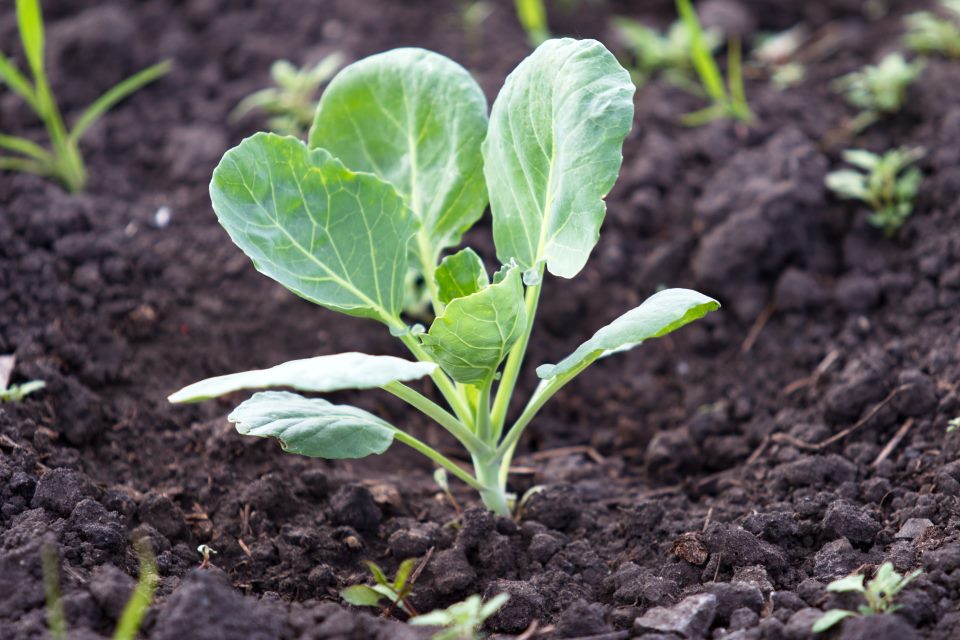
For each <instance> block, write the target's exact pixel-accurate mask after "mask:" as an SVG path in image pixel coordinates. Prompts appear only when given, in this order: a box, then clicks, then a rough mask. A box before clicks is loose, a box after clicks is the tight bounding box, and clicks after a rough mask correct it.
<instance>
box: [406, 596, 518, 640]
mask: <svg viewBox="0 0 960 640" xmlns="http://www.w3.org/2000/svg"><path fill="white" fill-rule="evenodd" d="M509 599H510V596H509V595H508V594H506V593H501V594H498V595H496V596H494V597H493V598H490V599H489V600H487V601H486V602H484V601H483V599H482V598H480V596H478V595H472V596H470V597H469V598H467V599H466V600H464V601H462V602H458V603H456V604H453V605H451V606H449V607H448V608H446V609H438V610H437V611H431V612H430V613H425V614H423V615H422V616H417V617H416V618H413V619H412V620H410V624H412V625H420V626H424V627H443V629H442V630H441V631H438V632H437V633H435V634H433V636H432V638H431V640H477V639H478V638H481V637H483V636H482V635H481V634H480V627H482V626H483V623H484V622H485V621H486V619H487V618H489V617H490V616H492V615H493V614H495V613H496V612H497V611H499V610H500V608H501V607H503V605H505V604H506V603H507V600H509Z"/></svg>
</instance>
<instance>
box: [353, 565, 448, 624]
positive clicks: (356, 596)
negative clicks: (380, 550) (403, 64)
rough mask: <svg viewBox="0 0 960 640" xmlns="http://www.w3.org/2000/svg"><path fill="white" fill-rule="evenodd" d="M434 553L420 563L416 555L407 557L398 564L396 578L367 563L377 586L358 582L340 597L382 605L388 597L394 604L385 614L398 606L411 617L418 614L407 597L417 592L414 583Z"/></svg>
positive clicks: (365, 604)
mask: <svg viewBox="0 0 960 640" xmlns="http://www.w3.org/2000/svg"><path fill="white" fill-rule="evenodd" d="M431 555H432V553H428V554H427V555H426V557H424V559H423V561H421V562H420V564H419V565H418V564H417V559H416V558H409V559H407V560H404V561H403V562H401V563H400V566H399V567H397V573H396V575H395V576H394V577H393V580H389V579H388V578H387V574H385V573H384V572H383V569H381V568H380V567H379V566H378V565H377V564H376V563H374V562H367V567H368V568H369V569H370V573H371V574H373V579H374V581H375V582H376V584H375V585H373V586H370V585H365V584H357V585H354V586H352V587H347V588H346V589H344V590H343V591H341V592H340V597H341V598H343V599H344V600H346V601H347V602H349V603H350V604H352V605H353V606H355V607H380V606H381V604H380V603H381V602H382V601H383V600H387V601H388V602H390V607H389V608H388V609H386V610H385V612H384V613H385V615H389V614H390V612H391V611H392V609H393V608H394V607H400V609H401V611H403V612H404V613H406V614H407V615H408V616H415V615H417V612H416V610H415V609H414V608H413V606H412V605H411V604H410V602H409V601H408V600H407V598H409V597H410V595H411V594H413V586H414V584H415V583H416V581H417V578H418V577H419V576H420V572H421V571H423V568H424V567H425V566H427V562H429V561H430V556H431Z"/></svg>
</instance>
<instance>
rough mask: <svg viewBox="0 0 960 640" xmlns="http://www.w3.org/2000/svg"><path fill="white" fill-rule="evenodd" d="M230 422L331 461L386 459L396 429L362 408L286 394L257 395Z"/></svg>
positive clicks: (293, 450) (286, 447)
mask: <svg viewBox="0 0 960 640" xmlns="http://www.w3.org/2000/svg"><path fill="white" fill-rule="evenodd" d="M227 419H228V420H229V421H230V422H232V423H234V424H235V425H236V427H237V431H238V432H239V433H242V434H244V435H250V436H258V437H262V438H276V439H277V440H279V441H280V445H281V446H282V447H283V450H284V451H289V452H290V453H299V454H301V455H304V456H310V457H314V458H327V459H340V458H363V457H366V456H369V455H377V454H381V453H383V452H384V451H386V450H387V449H388V448H389V447H390V444H391V443H392V442H393V434H394V431H395V430H396V429H395V428H394V427H392V426H391V425H389V424H388V423H386V422H384V421H383V420H381V419H380V418H378V417H376V416H375V415H373V414H370V413H367V412H366V411H364V410H362V409H358V408H356V407H351V406H347V405H335V404H331V403H329V402H327V401H326V400H322V399H320V398H304V397H303V396H301V395H297V394H295V393H289V392H286V391H263V392H260V393H255V394H254V395H253V397H252V398H250V399H249V400H247V401H246V402H244V403H243V404H241V405H240V406H239V407H237V408H236V409H234V411H233V413H231V414H230V415H229V416H228V417H227Z"/></svg>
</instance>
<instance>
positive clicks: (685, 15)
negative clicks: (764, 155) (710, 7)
mask: <svg viewBox="0 0 960 640" xmlns="http://www.w3.org/2000/svg"><path fill="white" fill-rule="evenodd" d="M677 12H678V13H679V14H680V20H681V21H682V22H683V24H684V25H686V28H687V31H688V32H689V37H690V62H691V63H692V64H693V68H694V69H695V70H696V72H697V75H698V76H700V83H701V84H702V85H703V91H704V93H706V94H707V97H708V98H709V99H710V101H711V102H712V104H711V105H710V106H709V107H706V108H704V109H700V110H699V111H694V112H693V113H687V114H685V115H683V116H680V122H682V123H683V124H685V125H687V126H691V127H697V126H700V125H702V124H706V123H707V122H711V121H713V120H720V119H722V118H733V119H735V120H740V121H742V122H751V121H753V112H752V111H750V105H749V104H747V95H746V91H745V89H744V85H743V56H742V54H741V51H740V40H739V39H738V38H730V41H729V44H728V45H727V82H726V84H724V81H723V74H721V73H720V66H719V65H718V64H717V61H716V60H715V59H714V58H713V52H712V51H711V49H710V43H709V41H708V40H707V37H706V36H705V35H704V31H703V28H702V27H701V26H700V19H699V18H698V17H697V12H696V10H695V9H694V8H693V3H692V2H691V0H677Z"/></svg>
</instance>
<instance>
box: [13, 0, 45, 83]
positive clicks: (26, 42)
mask: <svg viewBox="0 0 960 640" xmlns="http://www.w3.org/2000/svg"><path fill="white" fill-rule="evenodd" d="M17 26H18V27H19V29H20V40H21V41H22V42H23V51H24V53H26V54H27V62H29V63H30V70H31V71H32V72H33V77H34V78H40V77H42V76H43V75H44V74H43V45H44V42H43V14H42V13H41V12H40V2H39V0H17Z"/></svg>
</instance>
